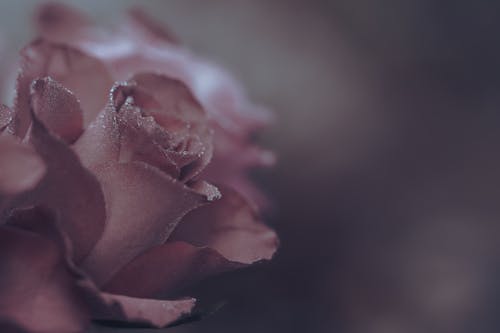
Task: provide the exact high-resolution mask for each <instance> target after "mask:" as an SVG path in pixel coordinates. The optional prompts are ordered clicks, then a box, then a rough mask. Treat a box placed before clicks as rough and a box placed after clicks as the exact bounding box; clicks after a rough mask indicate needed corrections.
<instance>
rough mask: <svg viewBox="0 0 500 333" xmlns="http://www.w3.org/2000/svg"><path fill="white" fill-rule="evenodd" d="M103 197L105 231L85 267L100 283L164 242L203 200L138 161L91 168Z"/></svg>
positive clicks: (176, 182) (198, 195) (178, 183)
mask: <svg viewBox="0 0 500 333" xmlns="http://www.w3.org/2000/svg"><path fill="white" fill-rule="evenodd" d="M93 171H94V172H95V174H96V175H97V177H98V178H99V180H100V182H101V184H102V186H103V190H104V195H105V198H106V210H107V215H108V219H107V221H106V227H105V230H104V233H103V235H102V237H101V239H100V240H99V242H98V243H97V245H96V246H95V248H94V249H93V250H92V252H91V254H90V255H89V257H88V258H87V259H86V260H85V262H84V263H83V268H84V269H85V271H86V272H88V273H89V274H90V275H91V276H92V278H93V279H94V281H96V283H97V284H98V285H101V284H103V283H105V282H106V281H107V280H108V279H109V278H110V277H111V276H112V275H113V274H114V273H115V272H116V271H117V270H118V269H120V268H121V267H123V265H125V264H126V263H127V262H129V261H130V260H131V259H133V258H134V257H136V256H137V255H139V254H140V253H142V252H143V251H145V250H147V249H149V248H151V247H153V246H155V245H159V244H162V243H163V242H165V240H166V239H167V238H168V236H169V235H170V233H171V232H172V230H173V229H174V228H175V227H176V225H177V223H178V222H179V220H180V219H181V218H182V217H183V216H184V215H185V214H186V213H187V212H189V211H190V210H192V209H194V208H196V207H198V206H200V205H201V204H203V203H204V202H206V198H205V196H203V195H200V194H198V193H196V192H194V191H193V190H191V189H189V188H188V187H186V186H185V185H183V184H182V183H180V182H178V181H175V180H174V179H172V178H170V177H168V176H167V175H165V174H164V173H162V172H161V171H160V170H159V169H157V168H155V167H152V166H150V165H147V164H144V163H142V162H131V163H126V164H122V163H111V164H109V165H107V166H103V167H102V168H99V169H93Z"/></svg>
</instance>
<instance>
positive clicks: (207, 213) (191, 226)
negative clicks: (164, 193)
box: [168, 187, 278, 264]
mask: <svg viewBox="0 0 500 333" xmlns="http://www.w3.org/2000/svg"><path fill="white" fill-rule="evenodd" d="M221 192H222V199H220V200H218V201H215V202H212V203H210V204H208V205H205V206H203V207H200V208H198V209H195V210H193V211H192V212H190V213H189V214H188V215H186V216H185V217H184V219H183V220H182V221H181V223H179V225H178V226H177V228H176V229H175V230H174V232H173V233H172V235H171V236H170V237H169V240H168V241H169V242H174V241H184V242H187V243H190V244H193V245H195V246H199V247H205V246H206V247H210V248H212V249H214V250H216V251H217V252H219V253H220V254H221V255H223V256H224V257H225V258H227V259H228V260H230V261H235V262H240V263H243V264H251V263H254V262H256V261H259V260H264V259H266V260H268V259H271V258H272V256H273V254H274V252H275V251H276V249H277V247H278V238H277V236H276V234H275V233H274V231H272V230H271V229H269V228H268V227H267V226H266V225H264V224H263V223H261V221H260V219H259V217H258V216H257V214H256V212H255V211H254V210H253V208H252V207H251V206H250V205H249V204H248V203H247V201H246V200H245V199H244V198H243V197H242V196H241V195H239V194H238V193H237V192H236V191H234V190H231V189H229V188H225V187H223V188H222V189H221Z"/></svg>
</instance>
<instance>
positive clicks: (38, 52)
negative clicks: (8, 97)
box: [14, 39, 113, 137]
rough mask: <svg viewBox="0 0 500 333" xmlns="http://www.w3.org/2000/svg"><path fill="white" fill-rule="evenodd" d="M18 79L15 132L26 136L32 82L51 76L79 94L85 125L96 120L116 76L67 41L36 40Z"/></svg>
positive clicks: (24, 58) (28, 49)
mask: <svg viewBox="0 0 500 333" xmlns="http://www.w3.org/2000/svg"><path fill="white" fill-rule="evenodd" d="M21 56H22V61H21V71H20V74H19V76H18V78H17V95H16V99H15V107H14V110H15V112H16V120H15V124H14V126H15V131H16V133H17V134H18V135H19V136H21V137H22V136H24V134H25V133H26V131H27V129H28V127H29V125H30V120H31V118H30V116H29V108H30V98H29V97H30V93H31V91H30V89H31V84H32V81H33V80H35V79H37V78H41V77H47V76H50V77H51V78H53V79H54V80H56V81H58V82H60V83H61V84H62V85H63V86H64V87H66V88H67V89H69V90H70V91H71V92H73V93H74V94H75V96H76V97H77V98H78V100H79V101H80V104H81V108H82V110H83V122H84V125H87V124H89V123H90V122H91V121H92V120H94V118H95V116H96V115H97V114H98V113H99V112H100V111H101V109H102V108H103V107H104V106H105V104H106V101H107V95H108V91H109V88H110V87H111V86H112V82H113V81H112V79H111V77H110V76H109V74H108V72H107V70H106V68H105V67H104V65H103V64H102V63H100V62H99V61H98V60H97V59H95V58H93V57H91V56H88V55H86V54H84V53H82V52H81V51H79V50H76V49H74V48H72V47H70V46H67V45H64V44H57V43H51V42H48V41H46V40H43V39H38V40H35V41H34V42H32V43H30V44H29V45H28V46H26V47H25V48H24V49H23V50H22V51H21Z"/></svg>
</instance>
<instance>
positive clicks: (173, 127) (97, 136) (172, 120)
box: [75, 74, 213, 181]
mask: <svg viewBox="0 0 500 333" xmlns="http://www.w3.org/2000/svg"><path fill="white" fill-rule="evenodd" d="M75 149H76V151H78V152H79V154H80V157H81V158H82V160H83V161H86V163H87V165H93V164H104V163H107V162H108V161H111V160H114V161H118V160H119V161H120V162H131V161H141V162H145V163H148V164H151V165H153V166H155V167H157V168H159V169H161V170H162V171H164V172H166V173H167V174H169V175H170V176H172V177H174V178H180V179H182V180H183V181H187V180H189V179H191V178H193V177H195V176H196V175H197V174H199V173H200V172H201V171H202V170H203V169H204V168H205V166H206V165H207V164H208V163H209V161H210V159H211V157H212V150H213V149H212V131H211V129H210V128H209V127H208V126H207V123H206V116H205V113H204V111H203V109H202V108H201V106H200V105H199V104H198V102H196V100H195V99H194V98H193V96H192V95H191V94H190V92H189V90H188V89H187V87H186V86H185V85H184V84H182V83H181V82H179V81H177V80H173V79H171V78H168V77H165V76H162V75H156V74H139V75H137V76H135V77H134V79H133V80H131V81H129V82H126V83H120V84H116V85H115V86H114V87H113V89H112V91H111V93H110V102H109V103H108V107H107V108H106V109H105V110H104V111H103V112H102V113H101V115H100V116H99V117H97V119H96V120H95V121H94V122H93V123H92V124H91V126H89V128H88V129H87V131H86V132H85V133H84V134H83V136H82V137H81V138H80V139H79V140H78V142H77V143H76V145H75Z"/></svg>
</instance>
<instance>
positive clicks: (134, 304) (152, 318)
mask: <svg viewBox="0 0 500 333" xmlns="http://www.w3.org/2000/svg"><path fill="white" fill-rule="evenodd" d="M81 287H82V288H84V289H85V290H86V294H85V300H86V302H87V304H88V305H89V306H90V309H91V313H92V318H93V319H94V320H99V321H105V322H112V323H119V322H122V323H131V324H139V325H145V326H152V327H156V328H162V327H166V326H168V325H170V324H172V323H174V322H176V321H177V320H179V319H182V318H183V317H184V316H186V315H188V314H189V313H190V312H191V311H192V309H193V307H194V306H195V303H196V300H195V299H192V298H190V299H182V300H157V299H147V298H134V297H129V296H123V295H115V294H110V293H105V292H100V291H98V290H97V289H96V288H95V287H94V285H93V284H92V283H90V281H87V282H86V283H82V284H81Z"/></svg>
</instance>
